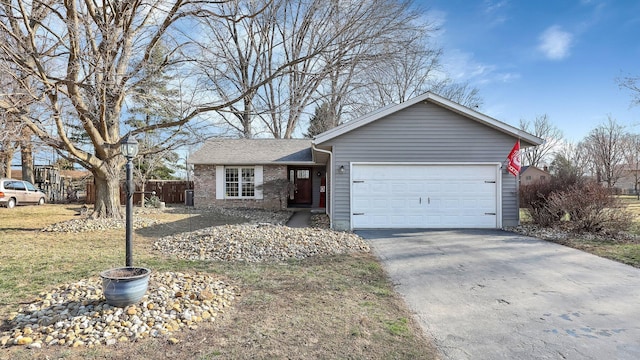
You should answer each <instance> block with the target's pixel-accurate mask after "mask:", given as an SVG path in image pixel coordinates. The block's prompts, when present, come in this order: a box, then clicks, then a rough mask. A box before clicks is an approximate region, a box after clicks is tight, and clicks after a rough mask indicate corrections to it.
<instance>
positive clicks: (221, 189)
mask: <svg viewBox="0 0 640 360" xmlns="http://www.w3.org/2000/svg"><path fill="white" fill-rule="evenodd" d="M226 169H238V196H229V195H227V189H226V187H227V171H226ZM242 169H253V184H254V190H253V196H242ZM262 179H263V166H261V165H255V166H247V165H245V166H216V199H218V200H223V199H230V200H233V199H258V200H259V199H262V198H263V193H262V187H261V185H262V182H263V180H262Z"/></svg>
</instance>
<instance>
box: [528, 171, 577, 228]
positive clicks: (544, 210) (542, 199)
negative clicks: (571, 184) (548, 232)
mask: <svg viewBox="0 0 640 360" xmlns="http://www.w3.org/2000/svg"><path fill="white" fill-rule="evenodd" d="M565 187H566V186H565V185H563V184H562V183H561V182H558V181H554V180H551V181H545V182H542V181H539V182H535V183H533V184H530V185H522V186H520V206H521V207H524V208H526V209H528V210H529V215H530V216H531V221H532V222H533V223H535V224H538V225H542V226H550V225H552V224H554V223H556V222H558V221H560V219H562V217H563V215H564V212H562V211H557V209H552V208H551V207H549V204H548V202H549V196H550V195H551V194H552V193H554V192H559V191H562V190H564V189H565Z"/></svg>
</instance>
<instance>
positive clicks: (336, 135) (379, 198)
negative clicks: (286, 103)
mask: <svg viewBox="0 0 640 360" xmlns="http://www.w3.org/2000/svg"><path fill="white" fill-rule="evenodd" d="M518 140H519V141H520V146H521V147H529V146H536V145H540V144H542V142H543V140H542V139H540V138H538V137H536V136H533V135H531V134H529V133H526V132H524V131H522V130H519V129H517V128H515V127H512V126H510V125H508V124H505V123H502V122H500V121H498V120H496V119H493V118H491V117H488V116H486V115H484V114H481V113H479V112H477V111H474V110H472V109H469V108H467V107H464V106H462V105H460V104H457V103H455V102H452V101H450V100H448V99H445V98H443V97H441V96H438V95H435V94H432V93H425V94H423V95H421V96H418V97H416V98H414V99H411V100H409V101H406V102H403V103H401V104H397V105H392V106H387V107H384V108H382V109H380V110H377V111H375V112H373V113H370V114H368V115H366V116H363V117H361V118H358V119H355V120H352V121H350V122H348V123H345V124H343V125H341V126H338V127H336V128H333V129H331V130H328V131H326V132H324V133H322V134H319V135H317V136H316V137H315V138H314V139H306V140H302V139H295V140H293V139H250V140H249V139H213V140H210V141H207V142H206V143H205V144H203V146H202V147H201V149H199V150H198V151H196V152H195V153H194V154H193V155H191V156H190V158H189V163H191V164H193V166H194V167H193V172H194V205H195V206H198V207H200V206H231V207H260V208H271V209H278V208H283V207H313V208H324V209H325V211H326V213H327V214H328V215H329V217H330V219H331V226H332V228H334V229H337V230H354V229H368V228H502V227H505V226H513V225H517V224H518V223H519V209H518V181H517V179H516V177H514V176H512V175H511V174H509V173H508V172H507V170H506V158H507V155H508V154H509V152H510V151H511V149H512V147H513V146H514V144H515V143H516V142H517V141H518Z"/></svg>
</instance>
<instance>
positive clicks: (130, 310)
mask: <svg viewBox="0 0 640 360" xmlns="http://www.w3.org/2000/svg"><path fill="white" fill-rule="evenodd" d="M137 312H138V310H137V309H136V307H135V305H133V306H130V307H129V308H128V309H127V315H135V314H136V313H137Z"/></svg>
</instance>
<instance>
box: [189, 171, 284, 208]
mask: <svg viewBox="0 0 640 360" xmlns="http://www.w3.org/2000/svg"><path fill="white" fill-rule="evenodd" d="M263 171H264V172H263V184H264V185H263V189H262V192H263V198H262V199H216V167H215V165H195V166H194V168H193V178H194V179H193V184H194V185H193V187H194V205H195V206H196V207H209V206H220V207H246V208H261V209H285V208H286V207H287V193H286V189H284V188H283V186H285V185H286V180H287V166H286V165H265V166H264V167H263Z"/></svg>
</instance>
